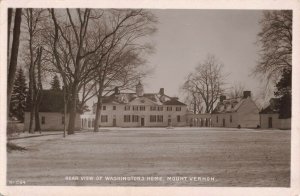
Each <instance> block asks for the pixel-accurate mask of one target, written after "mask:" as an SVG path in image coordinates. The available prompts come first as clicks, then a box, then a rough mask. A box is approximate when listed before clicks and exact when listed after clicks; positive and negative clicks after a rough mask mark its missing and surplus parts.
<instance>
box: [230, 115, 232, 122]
mask: <svg viewBox="0 0 300 196" xmlns="http://www.w3.org/2000/svg"><path fill="white" fill-rule="evenodd" d="M230 122H231V123H232V115H230Z"/></svg>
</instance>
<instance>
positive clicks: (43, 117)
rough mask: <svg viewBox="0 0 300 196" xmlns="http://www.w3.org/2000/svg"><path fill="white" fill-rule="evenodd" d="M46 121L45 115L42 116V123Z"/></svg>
mask: <svg viewBox="0 0 300 196" xmlns="http://www.w3.org/2000/svg"><path fill="white" fill-rule="evenodd" d="M45 123H46V118H45V116H42V124H45Z"/></svg>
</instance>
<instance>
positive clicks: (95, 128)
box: [94, 91, 102, 132]
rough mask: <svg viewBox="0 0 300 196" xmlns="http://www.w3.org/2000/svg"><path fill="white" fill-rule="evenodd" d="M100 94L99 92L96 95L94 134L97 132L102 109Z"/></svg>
mask: <svg viewBox="0 0 300 196" xmlns="http://www.w3.org/2000/svg"><path fill="white" fill-rule="evenodd" d="M101 96H102V93H101V92H100V91H99V93H98V96H97V98H98V101H97V108H96V116H95V120H94V132H98V131H99V119H100V116H101V109H102V97H101Z"/></svg>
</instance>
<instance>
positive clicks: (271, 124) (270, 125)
mask: <svg viewBox="0 0 300 196" xmlns="http://www.w3.org/2000/svg"><path fill="white" fill-rule="evenodd" d="M272 127H273V123H272V117H269V128H272Z"/></svg>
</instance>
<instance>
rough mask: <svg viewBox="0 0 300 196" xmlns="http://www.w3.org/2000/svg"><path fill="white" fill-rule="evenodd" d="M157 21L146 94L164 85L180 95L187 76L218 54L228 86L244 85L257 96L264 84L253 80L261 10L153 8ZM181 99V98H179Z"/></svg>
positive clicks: (171, 92) (167, 90)
mask: <svg viewBox="0 0 300 196" xmlns="http://www.w3.org/2000/svg"><path fill="white" fill-rule="evenodd" d="M152 11H153V13H154V14H155V15H156V16H157V17H158V21H159V22H158V24H157V28H158V31H157V33H156V34H155V35H154V36H153V37H152V39H153V42H154V43H155V46H156V52H155V53H154V54H152V55H151V56H150V57H149V59H148V61H149V65H151V66H153V67H155V71H154V73H153V75H152V76H150V77H149V78H147V79H146V80H145V81H144V83H145V86H144V89H145V92H158V90H159V88H161V87H164V88H165V93H166V94H167V95H170V96H180V91H179V88H180V86H181V85H182V84H183V83H184V80H185V77H186V76H187V75H188V73H189V72H191V71H193V70H194V67H195V66H197V64H198V63H199V62H201V61H203V60H204V59H205V57H206V56H207V54H213V55H215V56H216V57H217V58H218V59H219V60H220V61H222V62H223V63H224V71H225V73H229V74H230V75H229V76H228V79H227V82H228V83H229V84H234V83H242V84H244V85H245V87H246V90H251V91H252V92H253V93H254V94H258V92H259V89H260V88H261V87H260V85H259V84H260V82H259V80H258V79H257V78H253V77H252V76H250V73H251V70H252V69H253V68H254V66H255V64H256V61H257V59H258V56H257V51H258V48H257V46H256V45H255V42H256V35H257V33H258V32H259V30H260V26H259V24H258V21H259V20H260V18H261V16H262V11H254V10H170V9H168V10H165V9H161V10H152ZM180 97H181V96H180Z"/></svg>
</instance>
